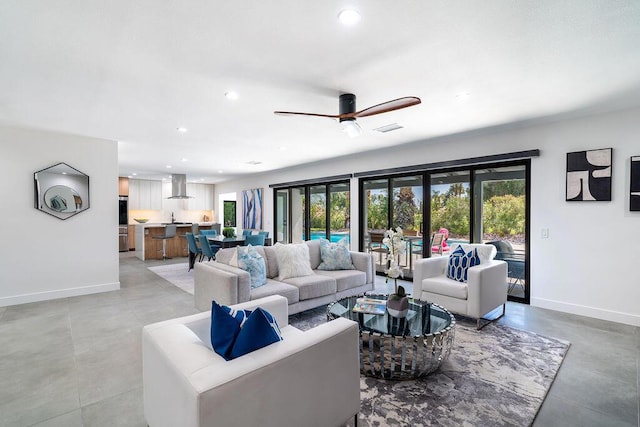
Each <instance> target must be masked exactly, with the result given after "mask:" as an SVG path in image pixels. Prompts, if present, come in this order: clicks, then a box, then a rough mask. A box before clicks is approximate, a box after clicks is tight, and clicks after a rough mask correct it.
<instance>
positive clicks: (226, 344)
mask: <svg viewBox="0 0 640 427" xmlns="http://www.w3.org/2000/svg"><path fill="white" fill-rule="evenodd" d="M240 324H241V322H240V321H239V320H237V319H236V318H235V317H234V316H232V315H231V314H229V310H225V309H224V308H222V307H221V306H220V305H219V304H218V303H217V302H215V301H213V302H212V303H211V346H212V347H213V351H215V352H216V353H218V354H219V355H220V356H222V357H224V359H225V360H229V355H230V354H231V349H232V348H233V343H235V342H236V338H237V336H238V333H240Z"/></svg>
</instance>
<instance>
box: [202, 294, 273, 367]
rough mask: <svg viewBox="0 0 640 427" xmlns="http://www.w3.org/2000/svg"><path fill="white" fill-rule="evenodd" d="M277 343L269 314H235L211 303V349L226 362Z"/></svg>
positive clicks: (257, 310)
mask: <svg viewBox="0 0 640 427" xmlns="http://www.w3.org/2000/svg"><path fill="white" fill-rule="evenodd" d="M280 340H282V334H281V333H280V327H279V326H278V323H277V322H276V320H275V318H274V317H273V316H272V315H271V313H269V312H268V311H266V310H264V309H262V308H257V309H256V310H254V311H249V310H234V309H232V308H231V307H227V306H224V305H223V306H221V305H219V304H218V303H217V302H215V301H213V302H212V303H211V345H212V347H213V350H214V351H215V352H216V353H218V354H219V355H220V356H222V357H223V358H224V359H225V360H231V359H235V358H236V357H239V356H242V355H244V354H247V353H249V352H252V351H254V350H257V349H259V348H262V347H265V346H267V345H269V344H272V343H274V342H277V341H280Z"/></svg>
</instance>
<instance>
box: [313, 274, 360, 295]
mask: <svg viewBox="0 0 640 427" xmlns="http://www.w3.org/2000/svg"><path fill="white" fill-rule="evenodd" d="M315 273H316V274H318V275H320V276H327V277H331V278H333V279H335V281H336V289H337V291H338V292H342V291H346V290H347V289H352V288H357V287H358V286H362V285H364V284H365V283H367V273H365V272H364V271H360V270H334V271H327V270H316V271H315Z"/></svg>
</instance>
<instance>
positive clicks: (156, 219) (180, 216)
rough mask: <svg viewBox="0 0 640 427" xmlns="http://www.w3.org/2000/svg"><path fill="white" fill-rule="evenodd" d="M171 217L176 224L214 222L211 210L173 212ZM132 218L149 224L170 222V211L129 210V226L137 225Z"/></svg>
mask: <svg viewBox="0 0 640 427" xmlns="http://www.w3.org/2000/svg"><path fill="white" fill-rule="evenodd" d="M173 217H174V220H175V221H177V222H198V223H200V222H215V218H214V212H213V211H212V210H204V211H187V210H175V211H173ZM205 217H206V219H205ZM134 218H147V219H149V222H150V223H162V222H171V211H152V210H129V224H137V222H135V221H134V220H133V219H134Z"/></svg>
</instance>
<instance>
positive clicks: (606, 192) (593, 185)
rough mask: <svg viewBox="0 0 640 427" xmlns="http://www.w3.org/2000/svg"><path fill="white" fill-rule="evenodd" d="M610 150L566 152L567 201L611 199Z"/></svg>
mask: <svg viewBox="0 0 640 427" xmlns="http://www.w3.org/2000/svg"><path fill="white" fill-rule="evenodd" d="M612 151H613V150H612V149H611V148H603V149H600V150H588V151H577V152H574V153H567V201H587V200H595V201H611V166H612V164H611V163H612Z"/></svg>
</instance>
